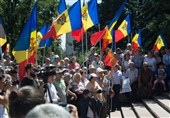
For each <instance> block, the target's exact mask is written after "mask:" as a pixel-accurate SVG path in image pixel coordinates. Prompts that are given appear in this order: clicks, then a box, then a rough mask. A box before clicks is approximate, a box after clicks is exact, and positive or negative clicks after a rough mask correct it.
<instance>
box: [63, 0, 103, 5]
mask: <svg viewBox="0 0 170 118" xmlns="http://www.w3.org/2000/svg"><path fill="white" fill-rule="evenodd" d="M76 1H77V0H66V4H69V5H72V4H73V3H74V2H76ZM88 1H89V0H85V2H88ZM101 1H102V0H97V2H98V3H101ZM81 3H83V0H81Z"/></svg>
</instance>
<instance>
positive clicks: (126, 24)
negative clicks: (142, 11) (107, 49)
mask: <svg viewBox="0 0 170 118" xmlns="http://www.w3.org/2000/svg"><path fill="white" fill-rule="evenodd" d="M130 33H131V25H130V15H127V17H126V18H125V20H123V22H122V23H121V25H120V26H119V28H118V29H117V30H116V31H115V42H116V43H117V42H119V41H120V40H121V39H123V38H125V37H126V36H128V34H130Z"/></svg>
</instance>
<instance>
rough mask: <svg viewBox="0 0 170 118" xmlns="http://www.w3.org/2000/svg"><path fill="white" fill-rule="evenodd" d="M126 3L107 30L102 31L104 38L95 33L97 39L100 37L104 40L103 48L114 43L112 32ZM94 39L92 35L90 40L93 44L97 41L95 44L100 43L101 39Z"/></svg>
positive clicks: (99, 33)
mask: <svg viewBox="0 0 170 118" xmlns="http://www.w3.org/2000/svg"><path fill="white" fill-rule="evenodd" d="M125 3H126V1H124V2H123V4H122V5H121V6H120V8H119V10H118V11H117V12H116V14H115V16H114V17H113V19H112V21H111V22H110V23H109V24H108V25H107V26H106V27H105V30H102V31H103V33H102V34H105V35H103V36H102V37H101V36H100V35H101V32H97V33H98V34H97V33H95V35H96V36H95V37H96V38H98V37H100V39H103V46H102V47H103V48H105V47H107V45H108V44H109V43H112V38H113V37H112V31H113V28H114V26H115V25H116V23H117V21H118V19H119V17H120V16H121V14H122V12H123V10H124V7H125ZM104 32H106V33H104ZM97 35H99V36H97ZM93 37H94V36H93V34H92V35H91V38H90V40H91V42H94V41H96V42H95V43H94V44H96V43H97V42H98V41H100V39H95V38H93Z"/></svg>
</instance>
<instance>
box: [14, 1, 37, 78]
mask: <svg viewBox="0 0 170 118" xmlns="http://www.w3.org/2000/svg"><path fill="white" fill-rule="evenodd" d="M36 16H37V3H35V5H34V8H33V10H32V12H31V15H30V17H29V19H28V21H27V23H26V25H25V27H24V29H23V31H22V33H21V35H20V37H19V39H18V40H17V42H16V45H15V47H14V49H13V51H12V53H13V55H14V57H15V59H16V61H17V63H18V64H19V71H20V72H19V73H20V80H22V78H23V77H24V74H25V65H26V64H27V63H35V60H34V55H35V49H36V34H37V32H36V26H37V23H36Z"/></svg>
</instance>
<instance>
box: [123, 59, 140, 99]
mask: <svg viewBox="0 0 170 118" xmlns="http://www.w3.org/2000/svg"><path fill="white" fill-rule="evenodd" d="M129 66H130V68H129V69H128V70H127V71H126V75H125V77H126V78H129V80H130V85H131V88H132V99H133V98H134V99H135V97H136V96H137V90H136V88H137V86H138V85H137V78H138V69H137V68H135V65H134V63H133V62H130V65H129Z"/></svg>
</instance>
